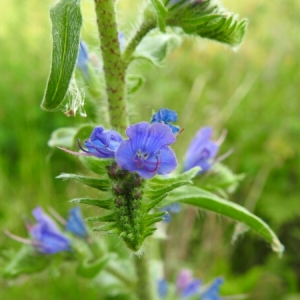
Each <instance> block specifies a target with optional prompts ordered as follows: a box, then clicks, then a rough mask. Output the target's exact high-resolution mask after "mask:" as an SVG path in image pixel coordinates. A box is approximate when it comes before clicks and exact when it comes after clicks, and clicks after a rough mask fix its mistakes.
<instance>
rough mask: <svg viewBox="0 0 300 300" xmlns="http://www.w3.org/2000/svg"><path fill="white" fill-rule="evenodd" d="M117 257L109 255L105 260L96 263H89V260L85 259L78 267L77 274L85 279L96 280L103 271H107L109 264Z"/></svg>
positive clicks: (101, 259)
mask: <svg viewBox="0 0 300 300" xmlns="http://www.w3.org/2000/svg"><path fill="white" fill-rule="evenodd" d="M115 257H116V255H114V254H109V255H106V256H105V257H103V258H100V259H98V260H96V261H92V262H91V261H89V259H85V260H84V261H82V262H81V263H80V264H79V265H78V267H77V270H76V272H77V274H78V275H80V276H82V277H84V278H94V277H95V276H96V275H98V274H99V273H100V272H101V271H102V270H104V269H105V267H106V265H107V263H108V262H109V261H110V260H111V259H114V258H115Z"/></svg>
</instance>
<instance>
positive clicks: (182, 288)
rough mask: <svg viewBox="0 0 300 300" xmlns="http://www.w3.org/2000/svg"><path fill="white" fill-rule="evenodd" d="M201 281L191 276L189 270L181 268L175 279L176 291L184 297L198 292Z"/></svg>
mask: <svg viewBox="0 0 300 300" xmlns="http://www.w3.org/2000/svg"><path fill="white" fill-rule="evenodd" d="M200 285H201V281H200V280H199V279H196V278H193V275H192V272H191V271H190V270H182V271H180V273H179V274H178V277H177V280H176V287H177V293H178V294H179V295H181V296H182V297H184V298H189V297H192V296H195V295H197V294H199V290H200Z"/></svg>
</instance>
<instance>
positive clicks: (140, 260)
mask: <svg viewBox="0 0 300 300" xmlns="http://www.w3.org/2000/svg"><path fill="white" fill-rule="evenodd" d="M134 263H135V269H136V276H137V286H136V293H137V296H138V299H139V300H156V299H157V297H156V293H155V288H154V286H153V282H152V280H151V276H150V270H149V262H148V260H147V257H146V255H145V253H143V254H142V255H141V256H137V255H135V256H134Z"/></svg>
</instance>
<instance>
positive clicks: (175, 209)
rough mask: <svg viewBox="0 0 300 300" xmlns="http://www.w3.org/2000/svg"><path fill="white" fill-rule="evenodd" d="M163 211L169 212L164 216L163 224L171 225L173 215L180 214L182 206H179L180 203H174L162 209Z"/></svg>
mask: <svg viewBox="0 0 300 300" xmlns="http://www.w3.org/2000/svg"><path fill="white" fill-rule="evenodd" d="M161 211H165V212H167V213H166V214H165V215H164V216H163V222H165V223H169V222H170V221H171V219H172V217H171V213H173V214H178V213H179V212H180V205H179V203H178V202H175V203H172V204H170V205H167V206H165V207H163V208H161Z"/></svg>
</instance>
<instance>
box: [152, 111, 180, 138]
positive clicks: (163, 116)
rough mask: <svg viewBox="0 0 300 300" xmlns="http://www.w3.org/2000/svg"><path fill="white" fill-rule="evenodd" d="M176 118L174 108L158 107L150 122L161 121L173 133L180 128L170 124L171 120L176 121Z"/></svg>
mask: <svg viewBox="0 0 300 300" xmlns="http://www.w3.org/2000/svg"><path fill="white" fill-rule="evenodd" d="M177 119H178V116H177V113H176V111H174V110H170V109H168V108H160V109H159V111H158V112H157V113H155V114H154V115H153V116H152V120H151V122H150V123H151V124H155V123H163V124H166V125H168V126H169V127H170V128H171V130H172V132H173V134H176V133H178V132H179V130H180V128H179V127H178V126H175V125H173V124H172V122H176V121H177Z"/></svg>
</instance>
